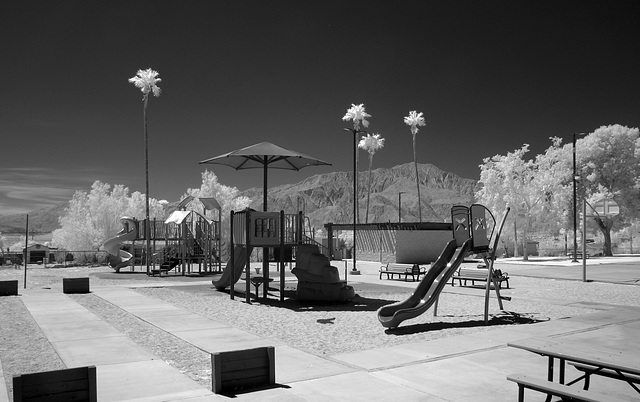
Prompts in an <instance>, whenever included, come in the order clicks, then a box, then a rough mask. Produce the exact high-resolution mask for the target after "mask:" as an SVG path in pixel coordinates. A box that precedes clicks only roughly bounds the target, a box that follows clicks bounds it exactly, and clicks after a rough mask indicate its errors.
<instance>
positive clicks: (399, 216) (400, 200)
mask: <svg viewBox="0 0 640 402" xmlns="http://www.w3.org/2000/svg"><path fill="white" fill-rule="evenodd" d="M403 193H404V191H399V192H398V223H401V222H402V194H403Z"/></svg>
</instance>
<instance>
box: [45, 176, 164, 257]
mask: <svg viewBox="0 0 640 402" xmlns="http://www.w3.org/2000/svg"><path fill="white" fill-rule="evenodd" d="M145 201H146V199H145V197H144V195H143V194H141V193H138V192H135V193H133V194H132V195H131V196H130V195H129V189H128V188H126V187H124V186H123V185H115V186H113V189H112V188H111V185H109V184H107V183H102V182H100V181H95V182H94V183H93V185H92V186H91V191H90V192H89V193H87V192H85V191H76V193H75V194H74V195H73V198H72V199H71V201H69V206H68V207H67V208H66V209H65V211H64V213H63V214H62V216H60V219H59V220H60V226H61V227H60V229H56V230H55V231H54V232H53V244H54V245H55V246H57V247H60V248H65V249H67V250H73V251H81V250H97V249H99V248H100V247H101V246H102V244H103V243H104V242H105V241H106V240H107V239H109V238H111V237H113V236H114V235H115V234H116V233H117V232H118V231H119V230H120V229H122V226H121V224H120V218H121V217H123V216H130V217H133V218H136V219H144V218H145V209H146V208H145ZM149 204H150V213H151V217H152V218H158V219H164V217H165V216H164V215H165V208H164V205H165V203H164V202H162V201H158V200H155V199H153V198H150V199H149Z"/></svg>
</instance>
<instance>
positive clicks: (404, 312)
mask: <svg viewBox="0 0 640 402" xmlns="http://www.w3.org/2000/svg"><path fill="white" fill-rule="evenodd" d="M471 246H472V239H468V240H467V241H465V242H464V243H463V244H462V247H459V248H456V241H455V240H451V241H450V242H449V243H447V245H446V247H445V249H444V250H443V251H442V253H441V254H440V256H439V257H438V259H437V260H436V262H435V263H433V266H432V267H431V269H429V271H428V272H427V274H426V275H425V276H424V278H422V280H421V281H420V283H419V284H418V287H416V290H415V292H413V294H411V296H410V297H409V298H408V299H407V300H405V301H402V302H398V303H393V304H390V305H388V306H384V307H382V308H380V310H378V320H379V321H380V323H381V324H382V326H384V327H386V328H395V327H397V326H398V325H400V323H401V322H402V321H404V320H408V319H411V318H415V317H417V316H419V315H420V314H422V313H424V312H425V311H427V310H429V308H430V307H431V306H432V305H433V303H435V301H436V300H437V299H438V296H439V295H440V292H442V289H443V288H444V286H445V285H446V284H447V282H448V281H449V279H450V278H451V276H452V275H453V274H454V272H456V270H457V269H458V267H459V266H460V264H461V263H462V261H463V260H464V256H465V255H466V254H467V252H468V251H469V250H470V249H471Z"/></svg>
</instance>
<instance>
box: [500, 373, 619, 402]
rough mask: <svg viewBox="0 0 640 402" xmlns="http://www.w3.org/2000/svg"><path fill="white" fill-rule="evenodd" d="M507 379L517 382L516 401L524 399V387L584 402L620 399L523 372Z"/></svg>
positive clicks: (610, 401)
mask: <svg viewBox="0 0 640 402" xmlns="http://www.w3.org/2000/svg"><path fill="white" fill-rule="evenodd" d="M507 380H509V381H513V382H515V383H516V384H518V401H519V402H523V401H524V390H525V388H528V389H531V390H534V391H538V392H543V393H545V394H548V395H555V396H559V397H562V398H568V399H572V400H579V401H586V402H602V401H607V402H621V401H622V399H619V398H615V397H614V396H612V395H604V394H600V393H597V392H593V391H585V390H583V389H580V388H575V387H570V386H568V385H563V384H558V383H555V382H551V381H547V380H543V379H540V378H534V377H530V376H527V375H524V374H511V375H509V376H507Z"/></svg>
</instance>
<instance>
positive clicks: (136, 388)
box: [0, 257, 640, 402]
mask: <svg viewBox="0 0 640 402" xmlns="http://www.w3.org/2000/svg"><path fill="white" fill-rule="evenodd" d="M339 264H342V262H340V263H336V265H337V266H339V267H341V265H339ZM379 265H380V264H379V263H359V264H358V268H359V269H360V274H359V275H349V282H352V283H362V284H366V283H369V284H372V285H374V284H380V283H381V281H380V279H379V278H378V268H379ZM496 268H499V269H501V270H503V271H508V272H509V274H510V275H511V277H512V278H513V277H517V276H530V277H539V278H556V279H561V280H582V278H583V273H584V271H583V266H582V264H581V263H571V262H568V261H554V260H544V261H543V260H540V261H536V260H532V261H529V262H527V263H522V262H519V261H514V260H502V261H499V262H498V263H496ZM587 278H588V280H592V281H605V282H613V283H621V284H628V285H630V286H635V285H636V284H637V283H638V281H639V280H640V258H637V257H636V258H633V257H628V258H626V257H620V258H617V259H615V260H609V261H607V260H606V259H598V260H596V259H591V260H589V261H588V264H587ZM202 282H203V283H204V282H208V283H209V284H210V280H206V281H205V280H203V281H202ZM383 282H384V284H385V285H393V286H398V287H406V288H414V287H415V286H416V285H417V283H416V282H413V283H412V282H405V281H395V280H394V281H388V280H384V281H383ZM191 284H193V283H191ZM170 286H180V282H174V283H173V284H172V285H170ZM474 290H477V289H471V290H470V289H469V288H461V287H451V286H447V287H446V288H445V291H446V292H461V293H464V292H469V291H474ZM638 290H639V291H640V288H638ZM91 291H92V293H94V294H95V295H96V296H98V297H100V298H102V299H104V300H106V301H108V302H110V303H112V304H114V305H116V306H118V307H120V308H122V309H123V310H125V311H127V312H128V313H130V314H133V315H135V316H136V317H139V318H140V319H142V320H144V321H146V322H148V323H150V324H152V325H154V326H156V327H157V328H160V329H162V330H164V331H166V332H168V333H170V334H172V335H174V336H175V337H177V338H179V339H182V340H184V341H186V342H188V343H190V344H192V345H194V346H196V347H198V348H200V349H202V350H204V351H206V352H208V353H215V352H221V351H228V350H236V349H247V348H253V347H259V346H275V349H276V382H277V386H276V387H274V388H270V389H265V390H259V391H255V392H249V393H244V394H238V395H235V396H234V397H233V398H231V397H228V396H221V395H216V394H213V393H212V392H211V390H208V389H205V388H203V387H202V386H200V385H198V384H197V383H196V382H194V381H192V380H190V379H189V378H187V377H186V376H185V375H184V374H182V373H181V372H179V371H178V370H176V369H174V368H173V367H171V366H170V365H168V364H166V363H165V362H164V361H162V360H161V359H159V358H158V357H157V356H154V355H153V354H152V353H151V352H150V351H149V350H146V349H144V348H142V347H141V346H139V345H137V344H136V343H134V342H133V341H131V340H130V339H129V338H128V337H127V336H126V335H124V334H122V333H120V332H119V331H117V330H116V329H114V328H113V327H111V326H110V325H109V324H107V323H106V322H104V321H102V320H101V319H100V318H98V317H97V316H96V315H94V314H93V313H92V312H90V311H88V310H87V309H86V308H84V307H83V306H81V305H80V304H78V303H77V302H76V301H74V300H73V299H72V298H71V297H68V296H67V295H65V294H63V293H62V292H56V291H52V290H47V289H33V290H29V289H26V290H21V296H19V297H20V298H21V300H22V301H23V303H24V304H25V306H26V307H27V309H28V311H29V313H30V314H31V315H32V317H33V319H34V320H35V321H36V323H37V324H38V326H39V327H40V328H41V329H42V331H43V333H44V334H45V336H46V337H47V338H48V340H49V342H51V344H52V345H53V347H54V349H55V350H56V352H57V353H58V355H59V356H60V358H61V359H62V361H63V362H64V364H65V365H66V366H67V367H75V366H84V365H95V366H96V367H97V380H98V400H99V401H193V402H196V401H218V400H229V399H235V400H238V401H265V400H266V401H269V400H273V401H276V400H277V401H327V400H345V401H400V400H401V401H513V400H516V399H517V386H516V385H515V384H514V383H512V382H510V381H507V380H506V376H507V375H508V374H511V373H516V372H523V373H529V374H533V373H540V374H541V375H540V376H542V374H543V373H546V367H547V361H546V360H545V359H544V358H543V357H540V356H537V355H535V354H532V353H530V352H526V351H523V350H519V349H515V348H512V347H508V346H507V342H510V341H515V340H518V339H524V338H530V337H542V336H544V337H556V338H572V337H573V338H576V339H582V340H583V341H584V342H586V343H592V344H598V343H603V342H605V340H606V339H615V340H616V342H609V344H611V345H612V347H614V348H620V352H621V353H626V352H628V350H629V345H636V346H637V345H638V340H637V336H634V334H637V333H638V330H640V309H639V308H635V307H630V306H612V305H602V306H596V307H597V309H596V310H597V312H596V313H593V314H590V315H587V316H581V317H570V318H566V319H562V320H554V321H547V322H540V323H536V324H531V325H514V326H509V327H496V328H491V329H487V330H486V331H482V332H478V333H474V334H470V335H461V336H453V337H447V338H442V339H436V340H431V341H428V342H416V343H410V344H403V345H399V346H398V345H396V346H392V347H386V348H377V349H371V350H365V351H359V352H353V353H342V354H336V355H330V356H317V355H314V354H310V353H307V352H304V351H301V350H298V349H295V348H292V347H289V346H287V345H285V344H283V342H282V341H278V340H277V339H268V338H263V337H259V336H256V335H253V334H251V333H248V332H245V331H242V330H239V329H237V328H234V327H232V326H229V325H225V324H222V323H219V322H216V321H214V320H211V319H209V318H206V317H203V316H201V315H198V314H194V313H191V312H189V311H187V310H185V309H182V308H179V307H176V306H174V305H172V304H169V303H166V302H162V301H158V300H157V299H153V300H152V299H151V298H150V297H148V296H145V295H142V294H140V293H139V292H136V291H135V289H132V288H131V284H127V285H126V286H103V287H92V289H91ZM239 302H241V301H239ZM566 303H572V304H574V305H575V304H576V303H578V304H579V303H580V300H567V301H566ZM590 307H592V308H593V307H594V306H590ZM427 314H428V313H427ZM2 325H6V323H3V324H2ZM380 330H381V331H383V330H384V329H383V328H382V327H381V328H380ZM630 349H635V350H633V351H632V352H633V353H636V354H638V353H639V352H638V347H635V348H633V347H631V348H630ZM0 370H1V367H0ZM4 387H5V384H4V382H1V383H0V401H8V395H7V392H6V389H4ZM591 387H592V388H598V390H599V391H600V392H604V393H607V394H609V395H615V396H616V397H620V398H623V399H628V400H634V399H635V400H637V399H638V398H639V396H638V394H635V393H634V391H633V390H632V389H631V388H630V387H626V386H625V384H622V386H621V385H620V383H618V382H615V381H614V380H610V379H606V378H595V379H594V380H592V385H591ZM527 400H531V401H536V400H544V395H542V394H538V393H535V392H533V391H527Z"/></svg>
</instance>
